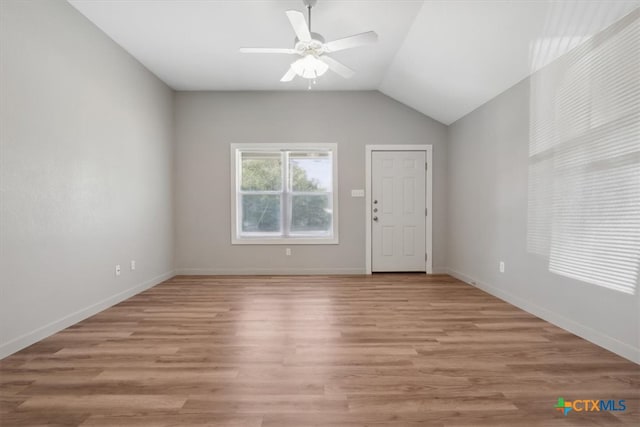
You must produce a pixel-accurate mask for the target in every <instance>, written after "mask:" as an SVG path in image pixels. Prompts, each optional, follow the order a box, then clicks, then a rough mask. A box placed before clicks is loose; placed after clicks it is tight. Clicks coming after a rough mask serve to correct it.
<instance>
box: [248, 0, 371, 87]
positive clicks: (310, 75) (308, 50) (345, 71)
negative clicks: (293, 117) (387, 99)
mask: <svg viewBox="0 0 640 427" xmlns="http://www.w3.org/2000/svg"><path fill="white" fill-rule="evenodd" d="M316 2H317V0H303V3H304V5H305V6H306V8H307V13H308V20H305V17H304V13H302V12H300V11H298V10H288V11H286V12H285V13H286V15H287V18H288V19H289V22H290V23H291V26H292V27H293V31H294V32H295V34H296V39H295V43H294V47H293V49H290V48H259V47H258V48H241V49H240V52H242V53H278V54H286V55H299V56H301V58H299V59H297V60H295V61H294V62H293V63H292V64H291V65H290V67H289V70H287V72H286V73H285V75H284V76H283V77H282V78H281V79H280V81H281V82H290V81H292V80H293V79H294V78H295V77H296V76H299V77H302V78H304V79H307V80H309V82H311V80H313V82H314V83H315V79H316V78H318V77H320V76H322V75H324V74H325V73H326V72H327V71H328V70H332V71H333V72H335V73H336V74H338V75H340V76H342V77H344V78H346V79H348V78H351V77H352V76H353V75H354V74H355V72H354V71H353V70H352V69H350V68H349V67H347V66H346V65H344V64H342V63H340V62H338V61H336V60H335V59H333V58H331V57H330V56H327V55H326V54H327V53H332V52H338V51H340V50H345V49H351V48H354V47H359V46H363V45H365V44H370V43H375V42H376V41H378V35H377V34H376V33H375V32H374V31H368V32H366V33H361V34H356V35H353V36H349V37H345V38H342V39H338V40H334V41H331V42H328V43H325V39H324V37H322V36H321V35H320V34H318V33H313V32H311V9H312V8H313V7H314V6H315V5H316ZM310 88H311V83H309V89H310Z"/></svg>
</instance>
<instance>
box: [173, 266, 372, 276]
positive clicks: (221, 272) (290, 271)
mask: <svg viewBox="0 0 640 427" xmlns="http://www.w3.org/2000/svg"><path fill="white" fill-rule="evenodd" d="M175 273H176V275H182V276H244V275H246V276H250V275H259V276H265V275H266V276H271V275H277V276H294V275H306V274H309V275H334V274H365V271H364V267H363V268H357V267H355V268H345V267H343V268H289V267H287V268H285V267H282V268H269V267H267V268H178V269H176V271H175Z"/></svg>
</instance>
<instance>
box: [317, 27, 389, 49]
mask: <svg viewBox="0 0 640 427" xmlns="http://www.w3.org/2000/svg"><path fill="white" fill-rule="evenodd" d="M377 41H378V34H376V32H375V31H367V32H366V33H360V34H356V35H354V36H349V37H345V38H343V39H338V40H334V41H332V42H328V43H325V44H324V51H325V52H337V51H339V50H345V49H351V48H353V47H358V46H363V45H365V44H369V43H375V42H377Z"/></svg>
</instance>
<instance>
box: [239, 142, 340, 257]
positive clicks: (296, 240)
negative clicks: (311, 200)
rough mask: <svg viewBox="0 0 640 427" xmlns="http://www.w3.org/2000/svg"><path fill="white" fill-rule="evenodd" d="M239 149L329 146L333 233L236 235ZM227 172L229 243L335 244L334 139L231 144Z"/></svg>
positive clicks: (302, 148)
mask: <svg viewBox="0 0 640 427" xmlns="http://www.w3.org/2000/svg"><path fill="white" fill-rule="evenodd" d="M238 150H243V151H244V150H246V151H249V150H250V151H282V150H308V151H312V150H331V153H332V159H333V164H332V173H333V176H332V179H333V192H332V199H333V236H332V237H326V238H324V237H318V238H309V237H306V236H305V237H295V236H289V237H281V236H277V237H264V236H260V237H255V238H251V237H242V238H240V237H239V236H238V222H237V219H238V218H237V216H238V215H237V213H238V197H237V194H238V185H239V182H238V171H239V168H240V163H239V162H240V156H237V155H236V153H237V152H238ZM230 155H231V157H230V163H229V165H230V166H231V167H230V173H231V188H230V190H231V191H230V192H231V244H232V245H337V244H338V243H339V239H338V216H339V215H338V198H339V197H338V193H339V188H340V187H339V185H338V144H335V143H282V144H271V143H265V144H260V143H259V144H236V143H232V144H230Z"/></svg>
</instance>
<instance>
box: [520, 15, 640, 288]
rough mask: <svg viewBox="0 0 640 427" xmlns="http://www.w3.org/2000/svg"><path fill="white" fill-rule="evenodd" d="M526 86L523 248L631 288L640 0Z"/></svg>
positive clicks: (639, 247)
mask: <svg viewBox="0 0 640 427" xmlns="http://www.w3.org/2000/svg"><path fill="white" fill-rule="evenodd" d="M580 19H587V17H585V16H582V17H581V18H580ZM560 21H561V20H560ZM560 21H559V22H560ZM536 46H538V45H536ZM536 46H534V47H532V52H533V53H534V57H535V55H543V54H542V50H541V49H542V47H539V46H542V45H539V46H538V47H536ZM548 46H549V47H551V44H548ZM541 57H542V56H541ZM541 60H542V59H541ZM541 60H540V61H541ZM535 63H536V60H532V64H535ZM530 91H531V97H530V125H531V126H530V132H529V188H528V224H527V250H528V251H529V252H530V253H534V254H538V255H542V256H544V257H547V258H548V259H549V271H551V272H553V273H556V274H560V275H563V276H567V277H571V278H574V279H577V280H580V281H582V282H586V283H591V284H594V285H599V286H603V287H606V288H609V289H614V290H617V291H621V292H625V293H629V294H634V293H635V291H636V287H637V283H638V270H639V268H640V9H636V10H635V11H634V12H632V13H631V14H629V15H627V16H626V17H625V18H623V19H622V20H620V21H619V22H617V23H615V24H614V25H612V26H610V27H609V28H607V29H606V30H604V31H603V32H601V33H599V34H597V35H596V36H594V37H592V38H591V39H589V40H587V41H585V42H584V43H582V44H581V45H580V46H578V47H576V48H575V49H574V50H572V51H571V52H569V53H568V54H566V55H564V56H563V57H561V58H559V59H558V60H556V61H555V62H553V63H551V64H550V65H549V66H547V67H545V68H543V69H542V70H540V71H538V72H537V73H535V74H534V75H533V76H532V78H531V89H530Z"/></svg>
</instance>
